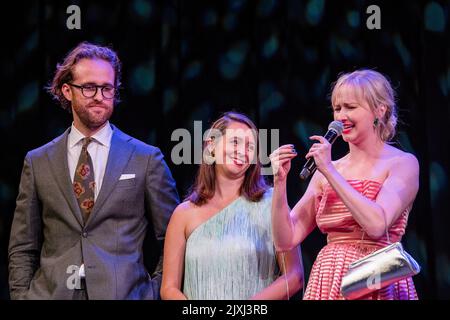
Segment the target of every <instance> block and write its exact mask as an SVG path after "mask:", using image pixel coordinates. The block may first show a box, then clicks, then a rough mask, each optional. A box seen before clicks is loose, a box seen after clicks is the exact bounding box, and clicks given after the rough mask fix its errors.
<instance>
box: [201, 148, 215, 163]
mask: <svg viewBox="0 0 450 320" xmlns="http://www.w3.org/2000/svg"><path fill="white" fill-rule="evenodd" d="M203 162H205V163H206V164H207V165H209V166H210V165H212V164H213V163H214V162H216V158H215V155H214V151H209V150H208V149H205V152H203Z"/></svg>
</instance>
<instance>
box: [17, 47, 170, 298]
mask: <svg viewBox="0 0 450 320" xmlns="http://www.w3.org/2000/svg"><path fill="white" fill-rule="evenodd" d="M120 67H121V63H120V60H119V59H118V57H117V55H116V53H115V52H114V51H113V50H111V49H110V48H107V47H101V46H97V45H93V44H89V43H86V42H84V43H81V44H79V45H78V46H77V47H76V48H74V49H73V50H72V51H71V52H70V53H69V54H68V55H67V56H66V58H65V60H64V61H63V63H62V64H59V65H58V66H57V71H56V73H55V76H54V79H53V82H52V84H51V86H50V87H49V91H50V92H51V93H52V94H53V96H54V97H55V98H56V99H58V100H59V102H60V103H61V105H62V107H63V108H65V109H67V110H68V111H69V112H71V113H72V115H73V123H72V126H71V127H70V128H68V129H67V130H66V131H65V132H64V133H63V134H62V135H61V136H59V137H58V138H56V139H55V140H53V141H51V142H50V143H48V144H46V145H44V146H42V147H40V148H38V149H35V150H33V151H30V152H29V153H28V154H27V155H26V157H25V162H24V167H23V171H22V177H21V181H20V186H19V195H18V197H17V204H16V210H15V213H14V220H13V224H12V229H11V237H10V242H9V285H10V293H11V298H12V299H157V298H159V288H160V282H161V272H162V270H161V269H162V248H161V247H162V243H163V241H164V235H165V231H166V226H167V224H168V221H169V219H170V216H171V214H172V212H173V210H174V209H175V207H176V206H177V204H178V202H179V198H178V194H177V191H176V187H175V181H174V180H173V178H172V175H171V173H170V171H169V168H168V167H167V165H166V163H165V161H164V159H163V155H162V153H161V151H160V150H159V149H158V148H156V147H153V146H150V145H147V144H145V143H143V142H140V141H138V140H136V139H134V138H132V137H130V136H128V135H126V134H125V133H123V132H121V131H120V130H119V129H118V128H116V127H115V126H113V125H111V124H110V123H109V118H110V117H111V114H112V112H113V109H114V105H115V103H116V102H117V88H118V87H119V86H120ZM144 240H145V241H144ZM144 242H145V243H149V245H150V246H152V248H153V249H155V248H156V249H158V248H160V249H161V251H160V252H158V254H159V263H158V265H157V267H156V269H155V272H154V273H153V274H152V275H151V276H150V275H149V273H148V272H147V269H146V267H145V264H144V260H145V259H144V254H145V255H148V254H151V255H155V252H148V251H146V252H145V253H144V252H143V251H144V250H143V248H145V246H144Z"/></svg>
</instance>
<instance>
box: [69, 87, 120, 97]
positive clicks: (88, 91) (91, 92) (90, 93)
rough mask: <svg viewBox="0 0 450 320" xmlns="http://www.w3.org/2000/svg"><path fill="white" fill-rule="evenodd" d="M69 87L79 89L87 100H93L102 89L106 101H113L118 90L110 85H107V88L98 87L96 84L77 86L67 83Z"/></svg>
mask: <svg viewBox="0 0 450 320" xmlns="http://www.w3.org/2000/svg"><path fill="white" fill-rule="evenodd" d="M67 84H68V85H69V86H72V87H75V88H78V89H80V90H81V94H82V95H83V96H84V97H85V98H93V97H95V95H96V94H97V89H99V88H100V89H101V91H102V96H103V98H105V99H112V98H114V96H115V94H116V88H115V87H113V86H110V85H106V86H97V85H94V84H87V85H82V86H79V85H76V84H73V83H67Z"/></svg>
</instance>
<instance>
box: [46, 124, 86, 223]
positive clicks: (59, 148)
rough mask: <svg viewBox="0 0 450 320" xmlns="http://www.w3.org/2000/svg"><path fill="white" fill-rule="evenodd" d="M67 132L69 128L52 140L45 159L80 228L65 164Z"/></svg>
mask: <svg viewBox="0 0 450 320" xmlns="http://www.w3.org/2000/svg"><path fill="white" fill-rule="evenodd" d="M69 132H70V128H69V129H67V130H66V131H65V132H64V133H63V134H62V135H61V136H59V137H58V138H56V139H55V140H53V145H52V146H51V147H50V148H49V149H48V150H47V157H48V161H49V162H50V166H51V168H52V170H51V172H52V174H53V178H54V179H55V180H56V182H57V184H58V186H59V189H60V190H61V192H62V194H63V195H64V198H65V199H66V201H67V203H68V204H69V206H70V209H71V211H72V213H73V214H74V216H75V218H76V219H77V221H78V223H79V224H80V225H81V226H82V225H83V218H82V216H81V211H80V207H79V206H78V202H77V199H76V197H75V193H74V191H73V187H72V180H71V178H70V175H69V165H68V163H67V136H68V135H69Z"/></svg>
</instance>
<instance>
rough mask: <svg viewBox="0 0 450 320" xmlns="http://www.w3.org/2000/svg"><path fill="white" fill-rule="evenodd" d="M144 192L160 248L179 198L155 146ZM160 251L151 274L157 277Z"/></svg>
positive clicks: (169, 173) (159, 274)
mask: <svg viewBox="0 0 450 320" xmlns="http://www.w3.org/2000/svg"><path fill="white" fill-rule="evenodd" d="M145 192H146V197H145V199H146V207H147V211H148V212H150V214H151V220H152V224H153V228H154V232H155V236H156V239H157V240H158V241H159V242H160V244H161V249H163V248H162V246H163V243H164V237H165V234H166V229H167V225H168V223H169V220H170V217H171V216H172V213H173V211H174V210H175V208H176V207H177V205H178V204H179V202H180V200H179V197H178V192H177V189H176V184H175V180H174V179H173V177H172V174H171V172H170V170H169V167H168V166H167V164H166V162H165V161H164V156H163V154H162V153H161V150H159V149H158V148H155V151H154V152H153V154H152V155H151V156H150V158H149V163H148V168H147V180H146V190H145ZM162 252H163V250H161V255H160V258H159V262H158V265H157V266H156V269H155V272H154V274H153V276H155V277H158V278H160V276H161V273H162V258H163V254H162Z"/></svg>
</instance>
